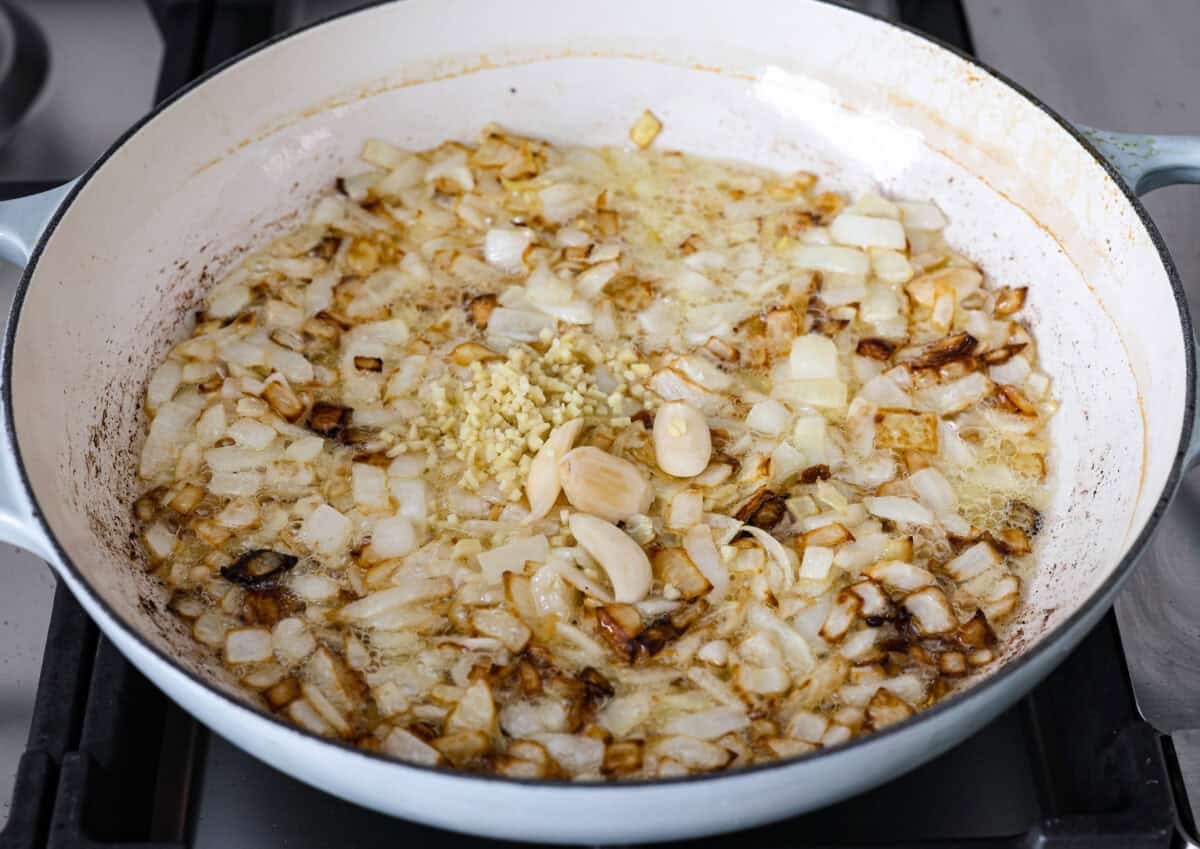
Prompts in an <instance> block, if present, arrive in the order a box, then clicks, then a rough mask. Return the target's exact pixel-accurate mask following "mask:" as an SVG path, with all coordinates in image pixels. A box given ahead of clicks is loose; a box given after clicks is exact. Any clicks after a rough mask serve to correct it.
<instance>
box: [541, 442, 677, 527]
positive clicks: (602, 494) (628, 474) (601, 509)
mask: <svg viewBox="0 0 1200 849" xmlns="http://www.w3.org/2000/svg"><path fill="white" fill-rule="evenodd" d="M558 476H559V480H560V481H561V483H562V488H563V491H564V492H565V493H566V494H567V500H568V501H570V502H571V506H572V507H574V508H575V509H576V510H581V511H583V512H584V513H592V514H593V515H596V516H599V517H601V518H602V519H606V520H608V521H610V522H619V521H621V520H622V519H627V518H629V517H630V516H632V515H634V514H635V513H645V512H646V510H647V509H648V508H649V507H650V502H651V501H653V500H654V490H653V489H652V488H651V487H650V482H649V481H647V480H646V479H645V478H644V477H642V473H641V472H640V471H638V468H637V466H635V465H633V463H630V462H629V461H628V460H622V459H621V458H620V457H615V456H613V455H612V454H609V453H608V452H606V451H601V450H600V449H599V448H594V447H592V446H584V447H582V448H576V449H574V450H572V451H569V452H567V454H566V455H565V456H564V457H563V458H562V460H560V461H559V463H558Z"/></svg>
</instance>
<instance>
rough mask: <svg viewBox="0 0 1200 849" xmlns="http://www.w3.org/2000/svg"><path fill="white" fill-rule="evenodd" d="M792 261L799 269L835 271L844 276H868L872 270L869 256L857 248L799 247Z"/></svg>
mask: <svg viewBox="0 0 1200 849" xmlns="http://www.w3.org/2000/svg"><path fill="white" fill-rule="evenodd" d="M792 261H793V262H794V263H795V264H796V266H797V267H799V268H809V269H812V270H813V271H833V272H840V273H842V274H867V273H868V272H870V270H871V263H870V260H869V259H868V258H867V255H866V254H865V253H863V252H862V251H860V250H858V249H857V248H845V247H841V246H836V245H798V246H797V247H796V248H795V249H794V250H793V251H792Z"/></svg>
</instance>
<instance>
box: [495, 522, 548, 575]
mask: <svg viewBox="0 0 1200 849" xmlns="http://www.w3.org/2000/svg"><path fill="white" fill-rule="evenodd" d="M549 557H550V543H549V542H547V540H546V537H545V536H544V535H542V534H537V535H536V536H530V537H521V538H519V539H515V540H512V541H511V542H508V543H505V544H504V545H501V546H497V547H496V548H493V549H491V550H490V551H485V552H483V553H482V554H480V555H479V568H480V569H481V570H482V571H483V577H484V579H485V580H486V581H487V582H488V583H489V584H497V583H499V582H500V578H501V576H502V575H503V574H504V573H505V572H524V571H525V564H526V563H545V562H546V560H547V559H548V558H549Z"/></svg>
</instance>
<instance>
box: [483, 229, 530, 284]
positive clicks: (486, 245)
mask: <svg viewBox="0 0 1200 849" xmlns="http://www.w3.org/2000/svg"><path fill="white" fill-rule="evenodd" d="M532 241H533V233H532V232H530V231H529V230H527V229H524V228H522V229H520V230H501V229H499V228H492V229H491V230H488V231H487V235H486V236H485V237H484V241H483V256H484V258H485V259H486V260H487V261H488V262H489V263H490V264H492V265H494V266H496V267H497V268H499V269H501V270H502V271H507V272H509V273H511V274H516V273H517V272H519V271H523V270H524V269H525V260H524V257H525V251H526V250H528V248H529V244H530V242H532Z"/></svg>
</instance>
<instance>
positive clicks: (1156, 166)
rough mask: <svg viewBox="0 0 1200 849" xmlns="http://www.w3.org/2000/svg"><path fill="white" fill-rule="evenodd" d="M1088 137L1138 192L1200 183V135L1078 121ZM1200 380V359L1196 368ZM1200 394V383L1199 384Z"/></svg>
mask: <svg viewBox="0 0 1200 849" xmlns="http://www.w3.org/2000/svg"><path fill="white" fill-rule="evenodd" d="M1078 127H1079V130H1080V131H1081V132H1082V133H1083V134H1084V136H1086V137H1087V140H1088V141H1090V142H1091V143H1092V145H1094V146H1095V148H1096V149H1097V150H1098V151H1100V153H1101V154H1102V155H1103V156H1104V158H1105V159H1107V160H1108V161H1109V163H1110V164H1111V165H1112V166H1113V167H1114V168H1115V169H1117V173H1119V174H1120V175H1121V179H1122V180H1124V181H1125V183H1126V185H1128V186H1129V187H1130V188H1131V189H1133V191H1134V192H1136V193H1137V194H1139V195H1144V194H1147V193H1149V192H1152V191H1154V190H1155V189H1161V188H1163V187H1164V186H1176V185H1189V184H1190V185H1195V184H1200V136H1156V135H1146V134H1143V133H1113V132H1110V131H1108V130H1097V129H1093V128H1092V127H1085V126H1083V125H1082V124H1080V125H1078ZM1192 356H1193V357H1196V358H1198V359H1200V342H1196V341H1193V344H1192ZM1196 374H1197V376H1198V380H1200V363H1198V365H1197V368H1196ZM1197 396H1198V397H1200V387H1198V388H1197ZM1198 464H1200V416H1197V417H1196V419H1195V420H1194V422H1193V425H1192V435H1191V438H1190V439H1189V440H1188V447H1187V453H1186V454H1185V455H1184V467H1185V468H1187V469H1193V468H1195V467H1196V466H1197V465H1198Z"/></svg>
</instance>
